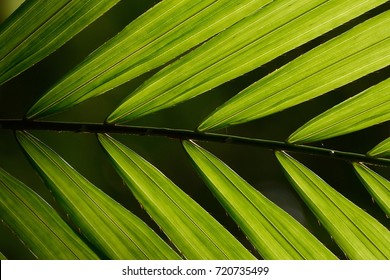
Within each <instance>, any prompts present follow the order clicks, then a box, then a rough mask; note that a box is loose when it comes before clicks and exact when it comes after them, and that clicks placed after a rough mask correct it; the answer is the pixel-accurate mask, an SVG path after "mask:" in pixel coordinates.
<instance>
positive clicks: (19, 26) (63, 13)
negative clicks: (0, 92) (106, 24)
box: [0, 0, 119, 84]
mask: <svg viewBox="0 0 390 280" xmlns="http://www.w3.org/2000/svg"><path fill="white" fill-rule="evenodd" d="M117 2H119V0H103V1H94V0H86V1H81V0H73V1H69V0H58V1H55V2H54V3H49V2H48V1H45V0H31V1H24V3H23V4H22V5H21V6H20V7H19V9H18V10H17V11H16V12H15V13H14V14H12V15H11V16H10V17H9V18H8V19H7V20H6V21H5V22H4V23H2V24H1V25H0V84H2V83H4V82H6V81H8V80H9V79H11V78H13V77H14V76H16V75H17V74H19V73H21V72H23V71H25V70H26V69H28V68H30V67H31V66H33V65H34V64H35V63H37V62H38V61H40V60H41V59H43V58H44V57H46V56H48V55H49V54H50V53H52V52H54V51H55V50H56V49H58V48H59V47H60V46H62V45H63V44H65V43H66V42H67V41H68V40H70V39H71V38H72V37H73V36H74V35H76V34H77V33H79V32H80V31H81V30H83V29H84V28H85V27H87V26H88V25H89V24H90V23H92V22H93V21H94V20H96V19H97V18H98V17H100V16H101V15H102V14H103V13H105V12H106V11H108V10H109V9H110V8H111V7H113V6H114V5H115V4H116V3H117Z"/></svg>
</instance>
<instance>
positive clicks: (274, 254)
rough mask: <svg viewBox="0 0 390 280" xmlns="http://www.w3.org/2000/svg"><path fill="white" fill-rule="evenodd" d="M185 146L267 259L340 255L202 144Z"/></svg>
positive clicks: (243, 229)
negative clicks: (334, 252) (200, 145)
mask: <svg viewBox="0 0 390 280" xmlns="http://www.w3.org/2000/svg"><path fill="white" fill-rule="evenodd" d="M183 146H184V148H185V150H186V151H187V153H188V154H189V156H190V157H191V159H192V160H193V162H194V165H195V167H196V168H197V169H198V170H199V172H200V175H201V176H202V178H203V179H204V180H205V182H206V183H207V185H208V186H209V188H210V190H211V191H212V192H213V194H214V196H215V197H216V198H217V199H218V200H219V201H220V203H221V204H222V205H223V207H224V208H225V210H226V211H227V213H228V214H229V215H230V216H231V217H232V218H233V219H234V221H235V222H236V223H237V225H238V226H239V227H240V229H241V230H242V231H243V232H244V234H245V235H246V236H247V237H248V238H249V240H250V242H251V243H252V244H253V246H255V248H256V249H257V250H258V252H259V253H260V254H261V255H262V257H264V258H265V259H279V260H286V259H293V260H294V259H295V260H296V259H317V260H318V259H337V257H336V256H335V255H334V254H333V253H332V252H330V251H329V249H327V248H326V247H325V246H324V245H323V244H322V243H321V242H320V241H318V240H317V239H316V238H315V237H314V236H313V235H312V234H311V233H310V232H309V231H308V230H307V229H306V228H304V227H303V226H302V225H301V224H300V223H299V222H298V221H296V220H295V219H294V218H293V217H291V216H290V215H289V214H288V213H286V212H285V211H284V210H282V209H281V208H280V207H279V206H277V205H275V204H274V203H273V202H271V201H270V200H268V199H267V198H266V197H265V196H263V195H262V194H261V193H259V192H258V191H257V190H256V189H254V188H253V187H252V186H250V185H249V184H248V183H247V182H246V181H245V180H244V179H242V178H241V177H240V176H238V175H237V174H236V173H235V172H234V171H233V170H231V169H230V168H229V167H228V166H227V165H226V164H225V163H223V162H222V161H221V160H219V159H218V158H216V157H215V156H214V155H212V154H210V153H209V152H207V151H206V150H204V149H203V148H201V147H199V146H198V145H196V144H194V143H191V142H188V141H184V142H183Z"/></svg>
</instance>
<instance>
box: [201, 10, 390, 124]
mask: <svg viewBox="0 0 390 280" xmlns="http://www.w3.org/2000/svg"><path fill="white" fill-rule="evenodd" d="M389 25H390V11H386V12H383V13H382V14H380V15H378V16H376V17H373V18H371V19H369V20H367V21H365V22H363V23H361V24H359V25H357V26H355V27H354V28H352V29H350V30H349V31H347V32H345V33H343V34H341V35H339V36H338V37H336V38H334V39H332V40H330V41H328V42H326V43H324V44H322V45H320V46H318V47H316V48H314V49H312V50H311V51H309V52H307V53H305V54H303V55H302V56H300V57H298V58H297V59H295V60H293V61H292V62H290V63H288V64H287V65H285V66H283V67H282V68H280V69H278V70H276V71H274V72H273V73H271V74H269V75H267V76H265V77H264V78H262V79H261V80H259V81H258V82H256V83H254V84H252V85H251V86H249V87H247V88H246V89H244V90H243V91H241V92H240V93H238V94H237V95H236V96H234V97H233V98H231V99H230V100H229V101H227V102H226V103H225V104H223V105H222V106H221V107H219V108H217V109H216V111H215V112H213V113H212V114H211V116H209V117H208V118H207V119H206V120H205V121H204V122H203V123H202V124H201V125H200V126H199V130H201V131H203V130H208V129H216V128H222V127H225V126H228V125H234V124H239V123H244V122H248V121H251V120H255V119H258V118H261V117H264V116H267V115H271V114H273V113H276V112H279V111H282V110H284V109H287V108H290V107H293V106H295V105H297V104H300V103H302V102H305V101H308V100H310V99H313V98H315V97H318V96H320V95H323V94H325V93H327V92H330V91H332V90H333V89H336V88H338V87H341V86H343V85H346V84H348V83H350V82H352V81H355V80H357V79H359V78H361V77H363V76H365V75H367V74H369V73H372V72H374V71H377V70H379V69H382V68H384V67H386V66H387V65H389V64H390V28H388V27H389Z"/></svg>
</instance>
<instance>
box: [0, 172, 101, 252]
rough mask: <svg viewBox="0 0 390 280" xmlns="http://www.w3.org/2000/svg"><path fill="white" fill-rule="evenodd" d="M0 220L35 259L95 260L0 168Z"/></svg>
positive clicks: (60, 222)
mask: <svg viewBox="0 0 390 280" xmlns="http://www.w3.org/2000/svg"><path fill="white" fill-rule="evenodd" d="M0 186H1V192H0V209H1V212H2V215H1V218H2V219H3V220H4V221H5V222H6V223H7V224H9V225H10V226H12V230H13V231H14V232H15V233H16V234H17V235H18V236H19V238H20V239H21V240H22V241H23V242H24V243H25V244H26V247H27V248H29V250H31V252H32V253H33V254H34V255H35V256H36V257H37V258H39V259H98V257H97V256H96V254H95V253H94V252H93V251H92V250H91V249H90V248H89V247H88V246H87V245H86V244H85V243H84V241H82V240H81V238H80V237H79V236H78V235H77V234H76V233H75V232H74V231H73V230H72V229H71V228H70V227H69V226H68V225H67V224H66V223H65V222H64V221H63V220H62V218H61V217H60V216H59V215H58V213H57V212H56V211H55V210H54V209H53V208H52V207H51V206H49V204H47V203H46V202H45V201H44V200H43V199H42V198H41V197H39V196H38V195H37V194H36V193H35V192H33V191H32V190H31V189H30V188H29V187H27V186H26V185H24V184H23V183H22V182H20V181H19V180H17V179H15V178H14V177H12V176H11V175H10V174H8V173H7V172H5V171H4V170H2V169H0Z"/></svg>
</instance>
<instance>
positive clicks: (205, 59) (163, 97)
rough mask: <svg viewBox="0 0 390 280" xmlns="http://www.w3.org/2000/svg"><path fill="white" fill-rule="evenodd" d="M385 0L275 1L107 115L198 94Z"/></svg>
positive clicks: (120, 118) (132, 114)
mask: <svg viewBox="0 0 390 280" xmlns="http://www.w3.org/2000/svg"><path fill="white" fill-rule="evenodd" d="M232 2H233V1H232ZM384 2H386V1H363V0H360V1H357V0H354V1H352V0H348V1H338V0H330V1H326V0H310V1H309V0H302V1H295V0H276V1H272V2H271V3H269V4H268V5H267V6H265V7H264V8H262V9H259V10H258V11H256V12H255V13H254V14H252V15H250V16H248V17H246V18H244V19H242V20H241V21H239V22H238V23H236V24H235V25H233V26H231V27H230V28H228V29H226V30H225V31H223V32H221V33H219V34H218V35H217V36H215V37H213V38H211V39H210V40H209V41H207V42H206V43H205V44H203V45H201V46H200V47H198V48H197V49H195V50H194V51H192V52H190V53H188V54H187V55H185V56H183V57H182V58H181V59H179V60H177V61H175V62H173V63H172V64H171V65H169V66H167V67H166V68H164V69H163V70H161V71H160V72H158V73H157V74H155V75H154V76H153V77H152V78H150V79H149V80H148V81H146V82H145V83H144V84H143V85H141V86H140V87H139V88H138V89H137V90H136V91H135V92H134V93H133V94H131V95H130V96H129V97H128V98H127V99H125V101H124V102H123V103H122V104H121V105H120V106H119V107H118V108H117V109H116V110H115V111H114V112H113V113H112V114H111V115H110V116H109V117H108V119H107V121H108V122H110V123H116V124H119V123H124V122H128V121H130V120H132V119H135V118H139V117H141V116H144V115H147V114H150V113H152V112H155V111H158V110H161V109H164V108H168V107H171V106H174V105H175V104H178V103H180V102H183V101H185V100H188V99H190V98H193V97H195V96H197V95H199V94H202V93H204V92H206V91H208V90H210V89H212V88H215V87H216V86H218V85H220V84H223V83H225V82H227V81H229V80H232V79H234V78H236V77H239V76H241V75H243V74H245V73H247V72H249V71H251V70H253V69H255V68H257V67H259V66H261V65H263V64H265V63H267V62H269V61H271V60H272V59H274V58H276V57H278V56H280V55H282V54H284V53H286V52H288V51H290V50H292V49H294V48H296V47H298V46H300V45H302V44H304V43H306V42H308V41H310V40H312V39H314V38H316V37H318V36H320V35H322V34H324V33H325V32H327V31H329V30H332V29H333V28H336V27H337V26H340V25H341V24H343V23H345V22H347V21H348V20H351V19H353V18H355V17H357V16H359V15H361V14H362V13H364V12H366V11H368V10H370V9H372V8H374V7H376V6H378V5H380V4H382V3H384Z"/></svg>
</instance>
